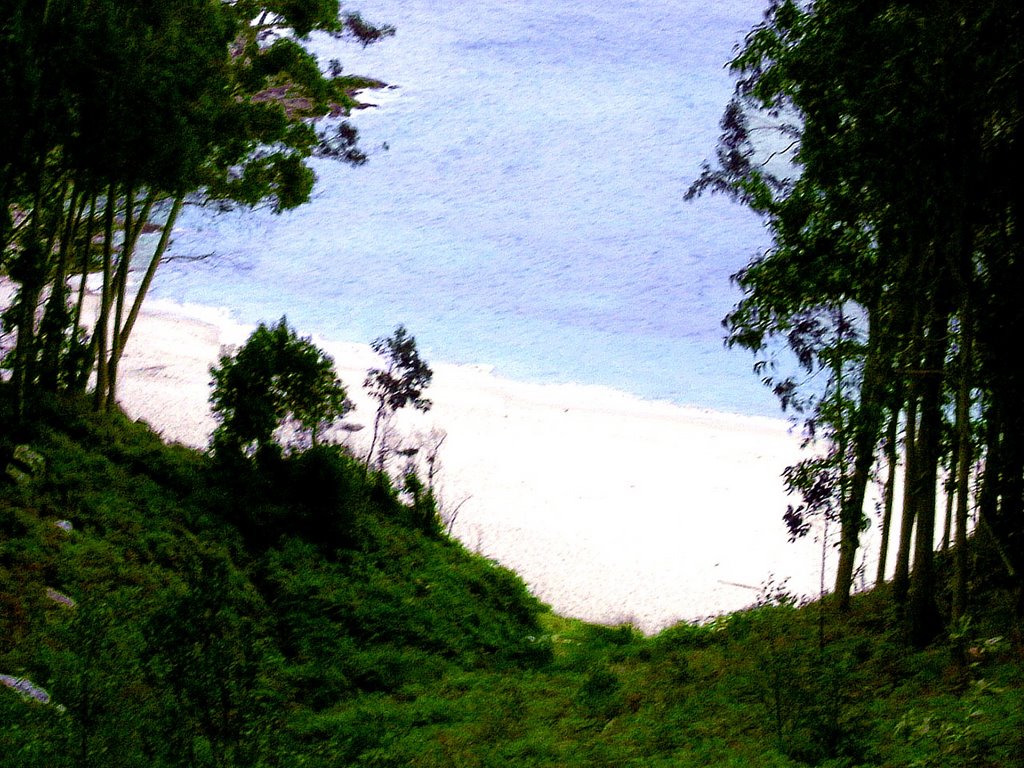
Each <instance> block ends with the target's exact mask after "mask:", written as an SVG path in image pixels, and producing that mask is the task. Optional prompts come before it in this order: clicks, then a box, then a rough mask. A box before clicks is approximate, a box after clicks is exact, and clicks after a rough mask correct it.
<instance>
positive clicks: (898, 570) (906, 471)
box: [892, 391, 917, 603]
mask: <svg viewBox="0 0 1024 768" xmlns="http://www.w3.org/2000/svg"><path fill="white" fill-rule="evenodd" d="M904 435H905V436H904V440H903V442H904V448H903V453H904V455H905V457H906V464H905V465H904V467H903V504H902V511H901V513H900V545H899V548H898V549H897V550H896V567H895V570H894V572H893V576H892V592H893V597H894V599H895V600H896V602H897V603H903V602H904V601H905V600H906V598H907V592H908V591H909V589H910V546H911V542H912V541H913V538H914V522H915V520H914V516H915V512H916V507H915V506H914V503H913V494H912V489H913V485H914V483H913V477H914V473H915V472H916V471H917V394H916V393H915V392H913V391H911V394H910V398H909V399H908V401H907V424H906V427H905V429H904Z"/></svg>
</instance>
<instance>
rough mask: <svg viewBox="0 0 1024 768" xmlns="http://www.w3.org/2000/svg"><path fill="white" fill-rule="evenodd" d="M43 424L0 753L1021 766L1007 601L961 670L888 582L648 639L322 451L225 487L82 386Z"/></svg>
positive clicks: (465, 762) (221, 472) (108, 760)
mask: <svg viewBox="0 0 1024 768" xmlns="http://www.w3.org/2000/svg"><path fill="white" fill-rule="evenodd" d="M0 391H2V387H0ZM2 413H3V409H2V408H0V414H2ZM37 416H38V420H37V421H36V422H34V423H33V425H32V426H31V429H28V430H26V431H23V432H22V433H21V434H20V435H19V440H18V441H19V443H20V442H22V441H27V442H28V443H29V444H31V446H32V448H33V450H35V451H36V452H38V453H39V454H40V455H42V456H44V457H45V459H46V471H45V475H44V477H43V478H42V481H41V482H39V483H37V484H35V485H34V486H32V487H31V488H25V487H22V486H16V485H13V484H4V485H2V486H0V674H9V675H16V676H19V677H24V678H27V679H29V680H31V681H32V682H33V683H34V684H35V685H38V686H40V687H42V688H44V689H45V690H46V691H47V692H48V693H49V694H50V696H51V697H52V698H51V702H52V703H51V704H47V705H44V704H39V703H36V702H33V701H29V700H26V699H25V698H23V697H22V696H20V695H19V694H17V693H15V692H14V691H11V690H8V689H7V688H5V687H0V718H2V720H0V722H3V727H2V728H0V768H7V767H8V766H10V767H11V768H14V766H25V765H28V766H38V767H39V768H43V766H46V767H47V768H49V767H50V766H54V767H56V768H64V767H65V766H66V767H67V768H71V766H97V767H99V766H104V767H105V766H117V765H125V766H135V765H151V766H155V767H156V768H169V767H171V766H175V767H176V766H182V767H183V768H184V767H185V766H189V768H191V767H192V766H246V768H249V767H250V766H256V767H262V766H267V767H269V766H274V765H303V764H306V765H346V766H348V765H352V766H380V765H395V766H399V765H400V766H407V765H420V766H445V767H446V768H447V766H504V765H509V764H514V765H524V766H550V767H551V768H556V767H557V768H564V767H566V766H580V767H583V766H587V767H589V766H594V765H606V766H655V767H658V766H666V767H667V766H672V768H679V767H680V766H683V768H697V767H698V766H700V767H702V768H703V767H704V766H721V767H725V766H733V767H735V768H740V766H749V765H758V766H762V765H763V766H775V767H776V768H795V767H796V766H801V765H814V766H826V767H829V768H854V767H855V766H856V767H859V768H872V767H875V766H877V767H878V768H882V766H893V768H910V766H921V767H924V766H937V765H952V766H956V765H972V766H974V765H978V766H983V767H985V768H988V767H989V766H998V767H999V768H1002V767H1003V766H1006V767H1007V768H1009V766H1015V765H1019V764H1020V761H1021V757H1022V755H1024V739H1022V738H1021V733H1024V721H1022V718H1024V714H1022V713H1024V674H1022V667H1021V664H1020V657H1019V649H1018V648H1016V647H1015V646H1014V645H1013V644H1012V643H1011V642H1010V641H1008V640H1006V639H1003V638H1011V637H1013V631H1015V630H1014V628H1015V627H1016V626H1017V625H1016V624H1015V623H1014V622H1015V619H1014V618H1013V616H1012V612H1011V611H1010V610H1009V608H1008V604H1007V602H1006V599H1005V598H1006V595H1005V594H999V595H996V594H992V595H991V596H990V597H989V599H987V600H981V599H979V600H978V604H979V605H986V606H988V607H987V608H986V610H985V612H984V613H979V614H977V615H976V616H975V617H974V619H973V620H972V621H971V622H969V623H968V622H963V623H962V625H961V626H960V630H959V635H958V641H959V643H960V644H961V645H962V646H963V648H964V653H965V658H966V659H967V663H966V664H965V663H963V660H960V659H958V658H957V657H956V656H955V655H954V654H951V653H950V652H949V651H948V650H947V649H946V648H945V647H935V648H931V649H929V650H926V651H917V650H914V649H913V648H911V647H909V646H908V645H907V644H906V642H905V639H904V636H903V634H902V633H901V632H899V631H896V629H895V628H894V626H893V622H892V619H891V611H890V608H889V606H888V604H887V602H886V600H885V599H884V595H881V594H878V595H875V594H868V595H858V596H855V598H854V600H853V603H852V607H851V611H850V613H848V614H834V615H833V614H831V613H830V614H829V616H828V622H827V623H826V631H825V634H824V635H821V634H820V626H819V623H818V619H819V615H820V614H819V608H820V606H818V605H812V606H805V607H799V606H797V605H796V604H794V602H793V601H792V600H791V599H790V596H789V595H788V593H786V591H785V589H784V586H783V585H778V584H775V583H773V582H769V584H768V586H767V587H766V589H765V594H764V596H763V600H762V601H761V603H762V604H761V605H760V606H759V607H756V608H754V609H751V610H748V611H742V612H738V613H735V614H731V615H729V616H726V617H719V618H717V619H715V620H713V621H710V622H708V623H705V624H680V625H677V626H675V627H670V628H668V629H666V630H665V631H663V632H662V633H660V634H659V635H657V636H655V637H650V638H648V637H644V636H642V635H641V634H640V633H638V632H636V631H635V630H634V629H633V628H632V627H630V626H629V625H628V624H624V625H620V626H611V627H608V626H595V625H588V624H586V623H584V622H581V621H577V620H573V619H569V618H565V617H559V616H554V615H552V614H550V613H546V612H544V610H543V607H542V606H541V605H539V603H537V601H536V600H535V599H533V598H532V597H531V596H530V595H529V594H528V592H527V591H526V588H525V587H524V585H523V584H522V582H521V581H520V580H519V579H517V578H516V577H515V576H514V575H513V574H511V573H509V572H508V571H506V570H504V569H502V568H499V567H497V566H495V565H494V564H493V563H492V562H490V561H488V560H486V559H484V558H481V557H479V556H476V555H473V554H471V553H469V552H467V551H466V550H465V549H463V548H462V547H461V546H460V545H459V544H458V543H457V542H453V541H450V540H447V539H443V538H438V537H436V536H434V535H432V534H431V535H425V534H424V532H423V530H422V526H421V524H420V521H421V518H420V517H418V513H417V512H416V510H415V509H414V505H407V504H403V503H402V502H400V501H399V497H398V494H397V492H396V491H395V489H394V488H390V487H387V486H381V482H383V481H382V480H378V478H377V477H376V476H375V475H371V476H370V477H369V478H367V477H365V475H364V472H363V468H362V466H361V465H360V464H359V463H358V462H356V461H355V460H354V459H353V458H352V457H351V456H348V455H347V454H345V453H344V452H343V451H342V450H341V449H340V448H338V447H336V446H329V445H320V446H317V447H316V448H315V449H311V450H309V451H307V452H296V453H293V454H292V455H290V456H288V457H280V458H279V459H277V460H275V461H273V462H269V463H268V465H267V467H265V468H264V469H262V470H259V471H257V469H253V470H251V471H250V472H249V473H248V474H247V475H246V477H245V478H244V480H243V481H239V480H238V478H234V477H232V475H231V473H230V472H228V471H225V468H224V467H222V466H218V464H217V463H216V462H214V461H212V460H211V458H210V457H209V456H207V455H205V454H203V453H199V452H195V451H188V450H186V449H183V448H181V447H176V448H169V447H165V446H162V445H161V444H160V442H159V440H158V439H157V438H156V437H155V436H154V435H153V434H152V433H151V432H149V431H148V430H146V429H145V427H144V426H142V425H138V424H135V423H132V422H130V421H128V420H126V419H124V418H121V417H117V416H116V415H114V416H109V417H108V416H103V417H98V416H97V415H95V414H93V413H92V412H91V409H90V408H89V404H88V403H85V402H79V403H75V402H73V401H60V402H53V403H51V404H50V406H49V407H48V408H46V409H40V411H38V412H37ZM0 426H4V427H6V424H0ZM0 434H6V433H4V432H0ZM0 447H2V446H0ZM8 450H9V449H8ZM382 487H383V489H384V490H383V492H382V491H381V490H380V489H381V488H382ZM58 521H69V522H70V523H71V526H70V528H69V529H68V528H65V527H58V526H57V525H55V523H56V522H58ZM47 588H52V589H54V590H57V591H59V592H60V593H62V594H64V595H67V596H69V597H71V598H72V599H73V600H74V602H75V606H76V607H73V608H72V607H68V606H67V605H64V604H62V603H58V602H56V601H55V600H54V599H53V598H52V597H49V596H48V593H47ZM986 594H987V593H986ZM977 597H978V598H980V597H982V595H978V596H977ZM58 706H59V707H62V708H63V709H59V708H58Z"/></svg>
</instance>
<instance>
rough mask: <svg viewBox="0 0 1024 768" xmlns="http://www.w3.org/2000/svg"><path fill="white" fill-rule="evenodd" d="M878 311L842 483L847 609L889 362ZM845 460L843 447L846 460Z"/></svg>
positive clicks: (841, 588)
mask: <svg viewBox="0 0 1024 768" xmlns="http://www.w3.org/2000/svg"><path fill="white" fill-rule="evenodd" d="M877 314H878V313H877V311H872V312H870V313H869V316H868V352H867V358H866V360H865V361H864V372H863V376H862V379H861V388H860V402H859V405H858V408H857V416H856V419H857V421H856V424H855V425H854V429H853V434H854V439H853V452H854V461H853V475H852V476H851V477H850V479H849V482H846V483H843V486H844V487H843V492H842V497H841V498H842V502H841V506H840V532H839V564H838V566H837V568H836V588H835V594H836V598H837V600H838V606H839V608H840V610H846V609H847V608H849V605H850V591H851V589H852V586H853V572H854V568H855V566H856V560H857V549H858V547H859V544H860V530H861V524H862V522H863V519H864V499H865V497H866V495H867V487H868V482H869V481H870V479H871V467H872V465H873V464H874V462H875V449H876V448H877V446H878V433H879V429H880V428H881V423H882V414H883V410H882V396H883V394H884V382H883V376H882V369H883V368H885V367H886V364H885V362H884V361H883V359H882V355H883V354H884V349H883V347H884V345H883V344H882V338H881V336H882V332H881V329H880V327H879V323H878V318H877ZM845 460H846V453H845V451H844V453H843V461H844V462H845Z"/></svg>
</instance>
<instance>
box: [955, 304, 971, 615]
mask: <svg viewBox="0 0 1024 768" xmlns="http://www.w3.org/2000/svg"><path fill="white" fill-rule="evenodd" d="M964 304H966V302H964ZM972 335H973V334H972V324H971V318H970V308H969V307H966V306H964V307H962V308H961V311H960V381H959V382H958V385H957V391H956V434H957V438H956V443H957V461H956V488H957V498H956V548H955V550H954V567H955V580H954V583H953V621H954V622H958V621H960V620H961V619H963V618H964V616H966V615H967V511H968V505H969V498H968V497H969V495H970V494H969V492H970V486H969V483H970V471H971V461H972V458H973V457H972V452H971V367H972V365H971V345H972V344H973V340H972Z"/></svg>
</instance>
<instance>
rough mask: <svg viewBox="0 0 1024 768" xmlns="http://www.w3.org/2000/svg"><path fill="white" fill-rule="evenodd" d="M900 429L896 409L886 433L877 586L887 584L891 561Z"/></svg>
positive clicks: (898, 413) (898, 410)
mask: <svg viewBox="0 0 1024 768" xmlns="http://www.w3.org/2000/svg"><path fill="white" fill-rule="evenodd" d="M899 429H900V409H899V408H894V409H893V411H892V414H891V415H890V416H889V426H888V427H887V429H886V433H885V460H886V464H887V465H888V466H887V475H886V478H885V491H884V500H883V507H882V544H881V546H880V548H879V550H878V571H877V573H876V574H875V584H876V585H881V584H884V583H885V567H886V564H887V563H888V559H889V535H890V530H891V528H892V509H893V500H894V499H895V497H896V469H897V466H898V464H899V453H898V451H897V446H896V441H897V440H898V439H899Z"/></svg>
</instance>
